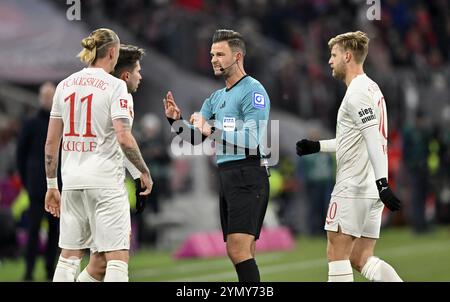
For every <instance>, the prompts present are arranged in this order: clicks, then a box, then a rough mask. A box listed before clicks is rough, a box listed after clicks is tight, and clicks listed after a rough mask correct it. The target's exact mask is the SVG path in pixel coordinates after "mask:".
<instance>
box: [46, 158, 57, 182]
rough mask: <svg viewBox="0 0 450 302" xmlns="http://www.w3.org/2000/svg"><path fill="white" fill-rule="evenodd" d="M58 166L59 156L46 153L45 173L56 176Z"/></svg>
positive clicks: (52, 176)
mask: <svg viewBox="0 0 450 302" xmlns="http://www.w3.org/2000/svg"><path fill="white" fill-rule="evenodd" d="M57 168H58V158H57V157H56V158H55V157H54V156H53V155H50V154H45V173H46V175H47V177H48V178H54V177H56V169H57Z"/></svg>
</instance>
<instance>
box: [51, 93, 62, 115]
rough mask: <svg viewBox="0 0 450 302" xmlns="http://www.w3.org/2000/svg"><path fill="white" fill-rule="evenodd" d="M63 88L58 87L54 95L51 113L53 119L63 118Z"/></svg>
mask: <svg viewBox="0 0 450 302" xmlns="http://www.w3.org/2000/svg"><path fill="white" fill-rule="evenodd" d="M60 94H61V88H60V85H58V86H57V87H56V90H55V94H54V95H53V103H52V109H51V111H50V117H52V118H59V119H61V118H62V111H61V103H60V102H61V97H60Z"/></svg>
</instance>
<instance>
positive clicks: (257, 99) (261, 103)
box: [253, 92, 266, 108]
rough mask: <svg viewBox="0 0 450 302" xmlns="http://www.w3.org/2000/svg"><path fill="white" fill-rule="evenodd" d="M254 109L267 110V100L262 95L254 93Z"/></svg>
mask: <svg viewBox="0 0 450 302" xmlns="http://www.w3.org/2000/svg"><path fill="white" fill-rule="evenodd" d="M253 107H255V108H266V99H265V98H264V95H262V94H261V93H257V92H253Z"/></svg>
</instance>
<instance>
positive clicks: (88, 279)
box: [77, 268, 102, 282]
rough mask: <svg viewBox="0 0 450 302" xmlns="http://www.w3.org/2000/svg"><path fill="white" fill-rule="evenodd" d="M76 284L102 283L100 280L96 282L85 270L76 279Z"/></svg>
mask: <svg viewBox="0 0 450 302" xmlns="http://www.w3.org/2000/svg"><path fill="white" fill-rule="evenodd" d="M77 282H102V281H101V280H97V279H95V278H94V277H92V276H91V275H89V273H88V271H87V268H85V269H84V270H83V271H82V272H81V273H80V274H79V275H78V278H77Z"/></svg>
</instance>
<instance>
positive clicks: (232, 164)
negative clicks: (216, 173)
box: [218, 157, 261, 170]
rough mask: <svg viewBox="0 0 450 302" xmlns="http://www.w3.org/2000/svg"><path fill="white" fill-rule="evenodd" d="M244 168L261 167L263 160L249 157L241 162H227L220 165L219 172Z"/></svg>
mask: <svg viewBox="0 0 450 302" xmlns="http://www.w3.org/2000/svg"><path fill="white" fill-rule="evenodd" d="M242 166H257V167H260V166H261V159H260V158H258V157H247V158H244V159H240V160H233V161H227V162H224V163H220V164H218V167H219V170H223V169H229V168H235V167H242Z"/></svg>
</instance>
